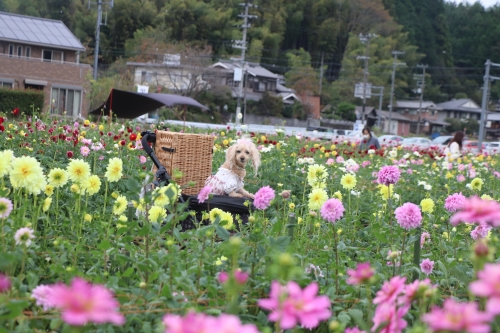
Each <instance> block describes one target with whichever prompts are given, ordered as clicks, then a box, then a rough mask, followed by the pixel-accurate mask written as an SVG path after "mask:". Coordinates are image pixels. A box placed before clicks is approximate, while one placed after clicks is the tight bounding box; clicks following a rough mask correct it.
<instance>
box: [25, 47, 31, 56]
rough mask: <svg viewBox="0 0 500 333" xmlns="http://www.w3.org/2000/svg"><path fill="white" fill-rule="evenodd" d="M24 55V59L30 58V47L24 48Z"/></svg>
mask: <svg viewBox="0 0 500 333" xmlns="http://www.w3.org/2000/svg"><path fill="white" fill-rule="evenodd" d="M24 55H25V57H26V58H31V47H29V46H26V48H25V49H24Z"/></svg>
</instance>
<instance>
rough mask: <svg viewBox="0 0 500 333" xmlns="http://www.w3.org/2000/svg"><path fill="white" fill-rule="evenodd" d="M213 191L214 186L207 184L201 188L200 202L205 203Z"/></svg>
mask: <svg viewBox="0 0 500 333" xmlns="http://www.w3.org/2000/svg"><path fill="white" fill-rule="evenodd" d="M211 192H212V186H210V185H206V186H205V187H203V188H202V189H201V190H200V193H198V202H199V203H204V202H205V201H206V200H208V197H209V196H210V193H211Z"/></svg>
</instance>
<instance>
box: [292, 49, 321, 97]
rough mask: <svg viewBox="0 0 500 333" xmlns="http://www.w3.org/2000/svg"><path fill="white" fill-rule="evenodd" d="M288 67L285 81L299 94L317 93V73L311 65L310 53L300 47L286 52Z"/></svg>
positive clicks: (311, 94) (310, 94)
mask: <svg viewBox="0 0 500 333" xmlns="http://www.w3.org/2000/svg"><path fill="white" fill-rule="evenodd" d="M287 57H288V67H289V68H290V70H289V71H288V72H287V73H286V74H285V78H286V83H287V85H288V86H289V87H291V88H292V89H294V90H295V91H296V92H297V93H298V94H299V95H302V94H304V95H309V96H313V95H317V94H318V88H319V80H318V73H316V71H315V70H314V69H313V68H312V66H311V55H310V54H309V53H308V52H307V51H305V50H304V49H303V48H300V49H299V50H297V51H294V52H288V53H287Z"/></svg>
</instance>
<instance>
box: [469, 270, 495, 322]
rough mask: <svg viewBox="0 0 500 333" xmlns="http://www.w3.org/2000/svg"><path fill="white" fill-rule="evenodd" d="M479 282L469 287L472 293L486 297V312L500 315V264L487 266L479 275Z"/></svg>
mask: <svg viewBox="0 0 500 333" xmlns="http://www.w3.org/2000/svg"><path fill="white" fill-rule="evenodd" d="M477 277H478V280H477V281H474V282H472V283H471V284H470V285H469V289H470V291H471V292H472V293H473V294H474V295H476V296H479V297H486V298H487V301H486V311H487V312H488V313H490V314H492V315H498V314H500V284H499V283H498V281H500V264H486V265H484V268H483V270H482V271H479V272H478V273H477Z"/></svg>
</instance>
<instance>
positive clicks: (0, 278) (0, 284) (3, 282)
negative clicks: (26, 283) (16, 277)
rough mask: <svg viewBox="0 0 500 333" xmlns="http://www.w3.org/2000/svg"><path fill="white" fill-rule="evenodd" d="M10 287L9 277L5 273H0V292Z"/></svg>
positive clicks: (4, 291)
mask: <svg viewBox="0 0 500 333" xmlns="http://www.w3.org/2000/svg"><path fill="white" fill-rule="evenodd" d="M9 289H10V279H9V277H8V276H7V275H4V274H2V273H0V294H1V293H6V292H7V291H9Z"/></svg>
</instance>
